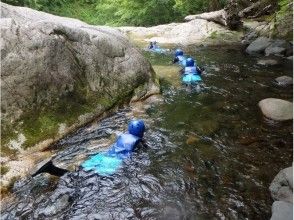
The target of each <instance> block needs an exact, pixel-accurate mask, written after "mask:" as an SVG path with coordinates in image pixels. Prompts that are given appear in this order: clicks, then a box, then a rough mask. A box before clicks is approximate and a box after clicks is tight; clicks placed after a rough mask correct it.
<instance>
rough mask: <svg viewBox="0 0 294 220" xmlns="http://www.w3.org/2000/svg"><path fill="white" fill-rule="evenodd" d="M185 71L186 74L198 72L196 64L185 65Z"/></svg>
mask: <svg viewBox="0 0 294 220" xmlns="http://www.w3.org/2000/svg"><path fill="white" fill-rule="evenodd" d="M184 73H185V74H188V73H193V74H198V72H197V68H196V66H189V67H185V72H184Z"/></svg>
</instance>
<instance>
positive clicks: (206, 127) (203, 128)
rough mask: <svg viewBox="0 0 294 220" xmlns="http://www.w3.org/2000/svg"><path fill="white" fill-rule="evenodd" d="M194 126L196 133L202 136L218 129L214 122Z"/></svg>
mask: <svg viewBox="0 0 294 220" xmlns="http://www.w3.org/2000/svg"><path fill="white" fill-rule="evenodd" d="M195 126H196V130H197V132H200V133H201V134H203V135H209V134H212V133H214V132H215V131H216V130H217V129H218V128H219V124H218V123H217V121H215V120H205V121H201V122H197V124H196V125H195Z"/></svg>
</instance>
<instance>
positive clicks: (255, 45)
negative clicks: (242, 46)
mask: <svg viewBox="0 0 294 220" xmlns="http://www.w3.org/2000/svg"><path fill="white" fill-rule="evenodd" d="M270 44H271V40H270V39H269V38H266V37H259V38H257V39H256V40H255V41H253V42H252V43H251V44H250V45H249V46H248V47H247V48H246V52H247V53H248V54H259V53H263V52H264V50H265V49H266V48H267V47H268V46H269V45H270Z"/></svg>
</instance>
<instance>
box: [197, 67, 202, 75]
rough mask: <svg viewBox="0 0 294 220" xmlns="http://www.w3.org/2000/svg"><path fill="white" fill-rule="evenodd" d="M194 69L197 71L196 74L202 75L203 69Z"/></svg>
mask: <svg viewBox="0 0 294 220" xmlns="http://www.w3.org/2000/svg"><path fill="white" fill-rule="evenodd" d="M196 69H197V72H198V73H199V74H202V72H203V68H201V67H199V66H197V67H196Z"/></svg>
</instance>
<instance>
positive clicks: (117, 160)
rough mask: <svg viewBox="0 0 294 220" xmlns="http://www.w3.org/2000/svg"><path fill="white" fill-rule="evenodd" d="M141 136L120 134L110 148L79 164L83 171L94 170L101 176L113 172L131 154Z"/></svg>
mask: <svg viewBox="0 0 294 220" xmlns="http://www.w3.org/2000/svg"><path fill="white" fill-rule="evenodd" d="M140 141H141V138H139V137H137V136H135V135H132V134H128V133H127V134H122V135H120V136H119V137H118V139H117V140H116V142H115V143H114V144H113V145H112V146H111V148H110V149H109V150H108V151H106V152H102V153H98V154H96V155H94V156H93V157H91V158H89V159H88V160H86V161H84V163H82V164H81V166H82V168H83V169H84V170H85V171H89V170H94V171H95V172H96V173H98V174H99V175H102V176H108V175H112V174H114V173H115V172H116V171H117V170H118V169H119V168H120V167H121V166H122V163H123V160H124V159H126V158H127V157H129V156H130V155H131V153H132V152H133V150H134V148H135V146H136V145H137V144H138V143H139V142H140Z"/></svg>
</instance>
